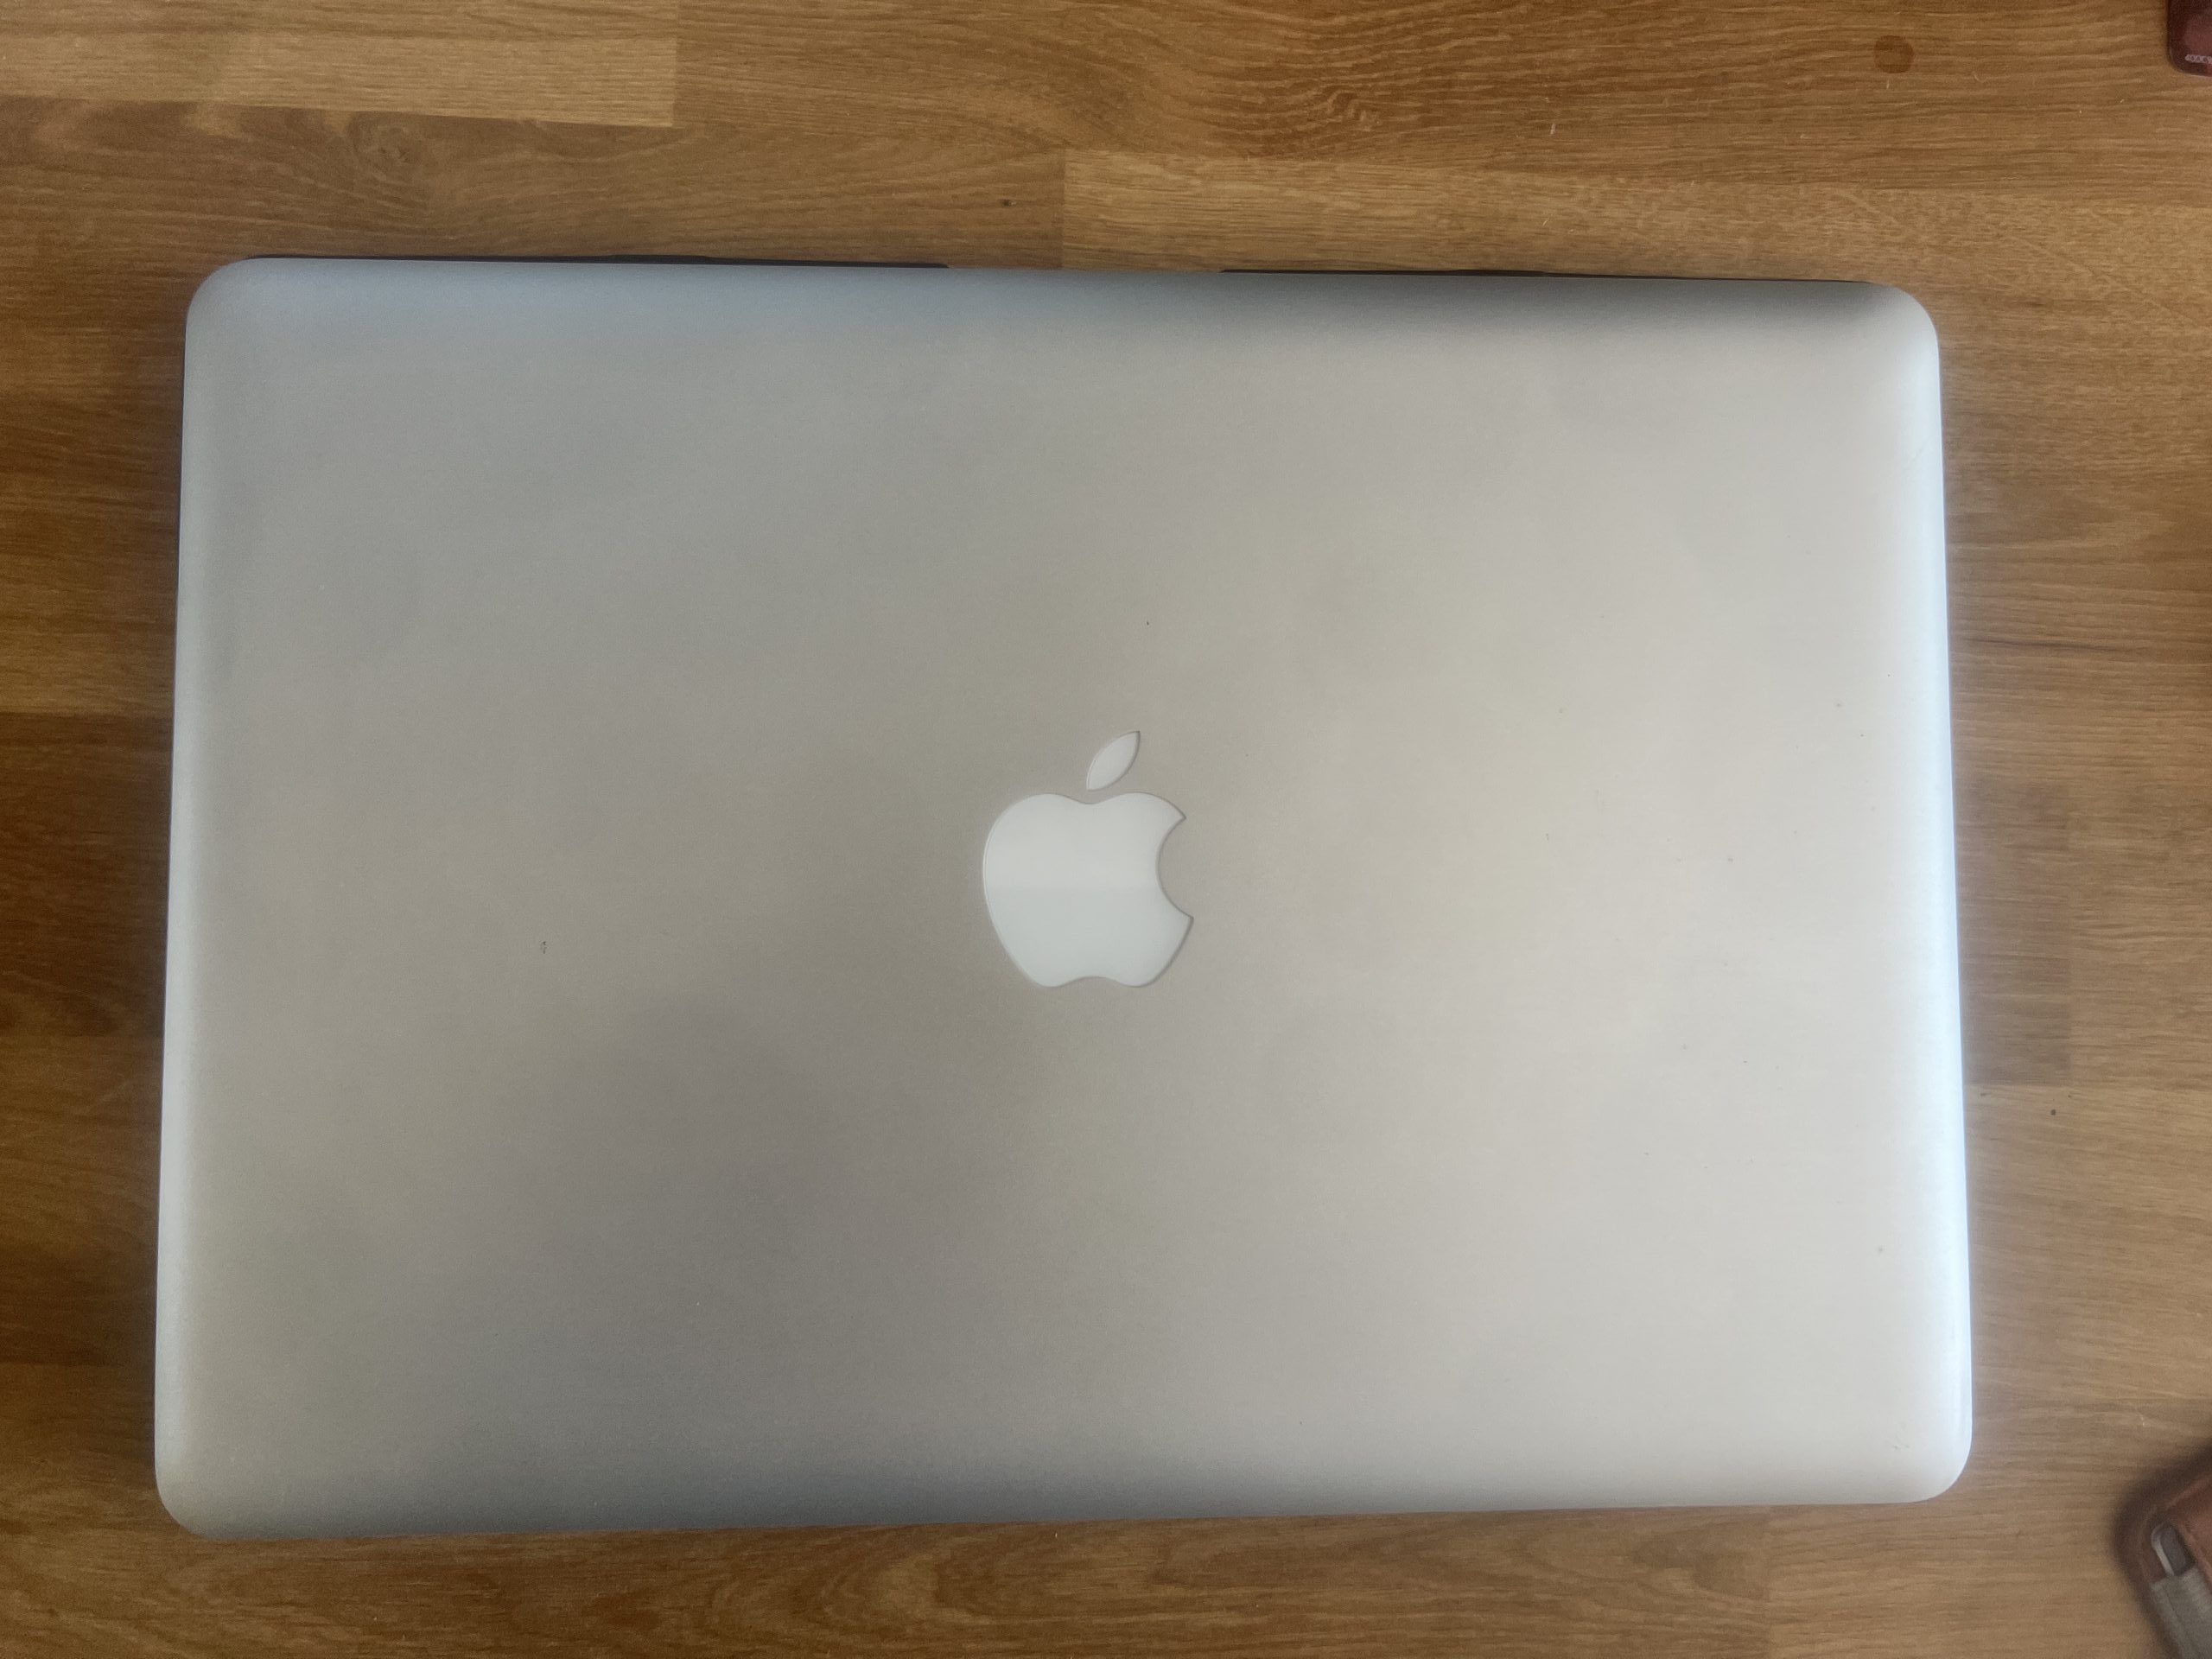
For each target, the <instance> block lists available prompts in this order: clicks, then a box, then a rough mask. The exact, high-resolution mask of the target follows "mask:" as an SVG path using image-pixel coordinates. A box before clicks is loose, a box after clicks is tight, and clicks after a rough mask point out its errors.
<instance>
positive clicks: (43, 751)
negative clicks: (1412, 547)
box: [0, 0, 2212, 1659]
mask: <svg viewBox="0 0 2212 1659" xmlns="http://www.w3.org/2000/svg"><path fill="white" fill-rule="evenodd" d="M2159 11H2160V8H2159V7H2158V4H2157V3H2155V0H2140V3H2132V0H2009V3H2005V4H2001V5H2000V4H1992V3H1988V0H1923V3H1909V0H1870V3H1866V4H1861V5H1855V6H1846V5H1838V4H1835V3H1833V0H1649V3H1643V4H1639V5H1635V6H1618V5H1608V4H1604V3H1600V0H1555V3H1551V4H1547V5H1530V4H1528V3H1524V0H1268V3H1266V4H1250V3H1246V0H1085V3H1075V0H1044V3H1038V0H959V3H954V0H683V3H681V4H679V3H677V0H451V3H446V0H383V3H378V4H376V5H372V6H361V5H355V4H352V3H338V0H15V3H13V4H11V5H9V6H7V7H4V8H0V232H4V233H0V1651H4V1652H7V1653H9V1654H11V1655H12V1654H16V1653H22V1654H26V1655H49V1654H50V1655H102V1656H105V1655H145V1656H157V1655H158V1656H181V1655H210V1656H212V1655H222V1656H250V1655H263V1654H279V1653H302V1652H313V1653H323V1652H339V1653H347V1654H365V1655H375V1654H439V1655H476V1654H508V1653H519V1652H531V1653H578V1654H585V1653H589V1654H639V1655H644V1654H652V1655H669V1654H677V1653H693V1652H696V1653H708V1652H712V1653H716V1654H728V1653H781V1654H802V1653H803V1654H829V1653H884V1654H902V1655H926V1654H953V1653H959V1654H963V1655H964V1654H1082V1655H1090V1654H1098V1655H1103V1654H1123V1653H1131V1652H1142V1653H1160V1654H1190V1655H1217V1656H1230V1655H1249V1656H1277V1655H1281V1656H1288V1655H1294V1654H1296V1655H1305V1654H1324V1655H1327V1654H1353V1653H1375V1654H1394V1655H1395V1654H1421V1653H1437V1654H1443V1653H1452V1654H1462V1653H1467V1652H1471V1651H1479V1652H1482V1653H1484V1654H1491V1655H1522V1654H1525V1655H1552V1654H1599V1653H1616V1652H1624V1651H1628V1652H1635V1653H1638V1654H1649V1655H1671V1654H1681V1655H1685V1656H1688V1655H1697V1656H1724V1659H1725V1656H1734V1655H1766V1656H1777V1659H1797V1656H1803V1655H1813V1654H1831V1653H1833V1654H1864V1655H1873V1656H1883V1655H1894V1656H1904V1655H1921V1654H1931V1653H1940V1654H1944V1655H1948V1656H1974V1655H1988V1656H1999V1655H2003V1656H2008V1659H2011V1656H2022V1655H2038V1654H2050V1655H2069V1656H2070V1655H2084V1654H2097V1655H2148V1654H2150V1653H2152V1652H2153V1651H2154V1650H2155V1649H2154V1646H2153V1643H2152V1637H2151V1636H2150V1634H2149V1632H2148V1630H2147V1627H2146V1626H2145V1624H2143V1622H2142V1620H2141V1618H2140V1617H2139V1613H2138V1612H2137V1610H2136V1609H2135V1607H2134V1606H2133V1602H2132V1600H2131V1599H2130V1597H2129V1595H2128V1592H2127V1591H2126V1586H2125V1585H2124V1584H2123V1582H2122V1581H2121V1580H2120V1576H2119V1573H2118V1572H2117V1570H2116V1568H2115V1567H2114V1566H2113V1558H2112V1552H2111V1549H2110V1534H2111V1527H2112V1517H2113V1507H2114V1505H2115V1503H2117V1502H2118V1501H2119V1499H2120V1495H2121V1494H2122V1493H2124V1492H2125V1491H2126V1490H2127V1489H2128V1488H2129V1487H2130V1486H2131V1485H2132V1484H2133V1483H2134V1482H2136V1481H2137V1480H2139V1478H2142V1477H2143V1476H2144V1475H2145V1474H2146V1473H2147V1472H2149V1471H2152V1470H2153V1469H2155V1468H2157V1467H2158V1465H2161V1464H2162V1463H2164V1462H2165V1461H2167V1460H2169V1459H2173V1458H2176V1457H2177V1456H2180V1455H2183V1454H2184V1453H2185V1452H2189V1451H2190V1449H2192V1448H2193V1447H2195V1446H2198V1445H2200V1444H2202V1442H2204V1441H2205V1440H2208V1439H2212V1314H2208V1312H2207V1308H2208V1298H2207V1297H2206V1296H2205V1295H2204V1294H2202V1292H2201V1290H2200V1289H2199V1287H2201V1286H2202V1284H2203V1283H2204V1282H2205V1281H2206V1274H2207V1268H2208V1266H2212V1113H2209V1112H2208V1110H2207V1108H2206V1101H2207V1096H2208V1088H2209V1087H2212V927H2208V926H2207V925H2206V920H2205V918H2207V916H2208V915H2212V791H2208V789H2207V786H2206V785H2207V779H2208V778H2212V419H2208V417H2207V410H2208V403H2207V400H2208V397H2212V390H2208V389H2209V388H2212V85H2208V84H2207V83H2204V82H2202V81H2192V80H2189V79H2185V78H2183V77H2181V76H2178V75H2176V74H2174V73H2172V72H2171V71H2170V70H2169V69H2167V68H2166V67H2164V63H2163V60H2162V57H2161V47H2160V38H2159V27H2160V18H2159V15H2158V14H2159ZM269 251H289V252H334V253H335V252H354V253H400V252H431V253H462V252H471V251H477V252H486V253H531V252H537V253H609V252H639V253H704V254H721V255H750V256H779V257H831V258H881V259H925V260H926V259H940V260H945V261H948V262H950V263H955V264H1028V265H1036V264H1084V265H1166V266H1207V265H1263V266H1283V265H1290V266H1314V265H1344V266H1360V267H1376V266H1380V267H1411V268H1420V267H1436V266H1450V267H1485V266H1487V267H1515V268H1535V269H1556V270H1616V271H1647V272H1661V273H1669V274H1703V273H1715V274H1735V275H1781V276H1822V277H1872V278H1876V279H1879V280H1883V281H1888V282H1895V283H1902V284H1904V285H1905V286H1907V287H1909V288H1910V289H1913V290H1914V291H1915V292H1916V293H1917V294H1919V295H1920V296H1922V297H1923V300H1925V301H1926V302H1927V303H1928V304H1929V308H1930V309H1931V311H1932V312H1933V313H1934V315H1935V316H1936V321H1937V324H1938V327H1939V328H1940V330H1941V333H1942V338H1943V342H1944V348H1945V353H1946V397H1947V402H1948V419H1947V425H1948V451H1949V453H1948V467H1949V486H1950V492H1951V527H1952V535H1953V577H1952V597H1953V606H1954V645H1955V678H1956V696H1957V753H1958V771H1959V797H1960V833H1961V891H1962V900H1961V902H1962V907H1963V912H1964V914H1963V923H1964V936H1965V953H1966V963H1967V1015H1968V1025H1969V1057H1968V1067H1969V1073H1970V1077H1971V1081H1972V1083H1973V1084H1974V1087H1973V1089H1972V1090H1971V1099H1970V1103H1969V1113H1970V1120H1971V1134H1972V1140H1973V1166H1972V1167H1973V1180H1974V1227H1975V1281H1976V1294H1977V1313H1976V1332H1977V1336H1976V1339H1977V1343H1978V1344H1979V1355H1978V1357H1979V1402H1978V1404H1979V1409H1980V1436H1979V1441H1978V1446H1977V1451H1976V1453H1975V1457H1974V1463H1973V1465H1971V1467H1970V1469H1969V1471H1968V1473H1967V1478H1965V1480H1964V1481H1963V1482H1962V1483H1961V1485H1960V1487H1959V1488H1958V1490H1957V1491H1955V1492H1953V1493H1952V1494H1951V1495H1949V1496H1948V1497H1944V1498H1942V1499H1940V1500H1938V1501H1936V1502H1935V1503H1929V1504H1926V1505H1923V1506H1918V1507H1916V1508H1913V1509H1909V1510H1863V1511H1774V1512H1770V1511H1754V1512H1726V1513H1715V1514H1699V1513H1685V1514H1669V1515H1649V1514H1630V1515H1613V1516H1605V1515H1597V1516H1573V1515H1562V1516H1454V1517H1428V1518H1411V1519H1408V1518H1377V1519H1370V1520H1334V1521H1309V1522H1242V1523H1239V1522H1203V1523H1187V1524H1175V1525H1141V1526H1086V1527H1066V1528H947V1529H916V1530H904V1531H901V1530H881V1531H869V1530H855V1531H828V1532H798V1533H782V1534H768V1533H757V1534H745V1533H729V1534H690V1535H658V1536H645V1535H631V1536H610V1537H601V1538H533V1539H506V1540H468V1539H463V1540H438V1541H380V1542H355V1543H338V1544H284V1545H266V1546H258V1545H245V1546H241V1545H220V1546H219V1545H210V1544H203V1543H201V1542H199V1541H196V1540H194V1539H192V1538H190V1537H188V1536H187V1535H184V1534H182V1533H181V1532H180V1531H178V1530H177V1529H175V1528H174V1527H173V1526H172V1525H170V1524H169V1523H168V1521H167V1520H166V1519H165V1518H164V1517H163V1516H162V1513H161V1511H160V1509H159V1507H158V1504H157V1503H156V1500H155V1497H154V1495H153V1491H152V1487H151V1481H150V1472H149V1430H148V1411H149V1324H150V1301H151V1288H150V1287H151V1264H152V1250H153V1245H152V1217H153V1198H154V1149H155V1139H156V1125H157V1109H158V1100H157V1069H158V1065H159V1048H160V969H161V949H162V944H161V939H162V899H163V887H162V861H163V856H164V851H165V823H164V812H165V804H166V791H167V752H166V741H167V721H168V675H169V666H170V653H169V632H170V627H171V621H172V615H173V604H174V584H175V551H174V538H175V482H176V479H175V442H176V404H177V393H178V376H179V372H180V367H181V365H180V358H179V349H178V346H179V337H180V327H181V320H182V315H183V309H184V306H185V303H186V302H187V301H188V298H189V296H190V294H191V291H192V289H193V287H194V284H195V283H197V282H198V280H199V279H200V277H202V276H204V275H205V274H206V273H207V271H208V270H211V269H212V268H213V267H214V266H215V265H217V264H220V263H222V262H224V261H225V260H227V259H231V258H234V257H239V256H241V255H245V254H249V253H257V252H269Z"/></svg>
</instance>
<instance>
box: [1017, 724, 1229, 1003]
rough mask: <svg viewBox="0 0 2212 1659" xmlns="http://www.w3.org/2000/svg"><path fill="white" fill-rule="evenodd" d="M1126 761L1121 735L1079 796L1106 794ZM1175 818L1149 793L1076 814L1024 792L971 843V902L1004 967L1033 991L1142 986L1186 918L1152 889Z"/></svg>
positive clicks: (1049, 798) (1133, 748)
mask: <svg viewBox="0 0 2212 1659" xmlns="http://www.w3.org/2000/svg"><path fill="white" fill-rule="evenodd" d="M1136 758H1137V734H1135V732H1124V733H1122V735H1121V736H1119V737H1117V738H1116V739H1115V740H1114V741H1112V742H1111V743H1109V744H1108V745H1107V746H1106V747H1104V748H1103V749H1101V750H1099V751H1098V753H1096V755H1094V756H1092V757H1091V761H1090V770H1089V771H1088V772H1085V773H1084V779H1083V785H1084V788H1085V789H1087V790H1090V791H1097V790H1102V789H1107V788H1110V787H1111V786H1112V785H1114V784H1116V782H1118V781H1119V780H1120V779H1121V777H1122V773H1123V772H1127V771H1128V769H1129V766H1130V763H1131V762H1133V761H1134V760H1135V759H1136ZM1182 822H1183V815H1182V814H1181V813H1180V812H1179V811H1177V810H1175V808H1174V807H1173V806H1171V805H1169V804H1167V803H1166V801H1163V800H1161V799H1160V797H1159V796H1157V795H1114V796H1109V798H1106V799H1105V800H1103V801H1100V802H1098V803H1097V804H1095V805H1091V806H1085V805H1084V804H1083V803H1082V802H1080V801H1071V800H1070V799H1069V798H1067V797H1066V796H1065V795H1031V796H1028V797H1027V798H1024V799H1022V800H1019V801H1016V802H1015V803H1014V804H1013V805H1012V806H1009V807H1008V808H1007V810H1005V811H1003V812H1001V813H1000V814H999V816H998V821H997V822H996V823H994V824H992V825H991V829H990V833H989V834H988V835H987V836H984V837H983V905H984V907H985V908H986V909H988V911H989V912H990V913H991V925H992V926H993V927H994V928H995V929H996V930H997V931H998V936H999V943H1000V944H1002V945H1004V946H1005V947H1006V953H1007V956H1009V957H1013V958H1014V966H1015V967H1017V968H1019V969H1021V971H1022V972H1023V973H1025V974H1027V976H1029V977H1030V978H1031V979H1032V980H1034V981H1035V982H1037V983H1038V984H1039V985H1045V986H1055V985H1065V984H1066V983H1068V982H1070V981H1071V980H1077V979H1110V980H1112V981H1113V982H1115V983H1116V984H1117V985H1149V984H1151V983H1152V982H1153V981H1154V980H1155V979H1158V978H1159V977H1160V975H1161V974H1163V973H1165V972H1166V970H1167V964H1168V963H1171V962H1173V960H1174V959H1175V953H1176V952H1177V951H1178V950H1181V949H1182V947H1183V936H1184V935H1185V934H1186V933H1188V932H1189V931H1191V918H1189V917H1188V916H1185V914H1184V913H1183V912H1181V911H1179V910H1178V909H1176V908H1175V906H1174V905H1173V902H1172V901H1170V899H1168V897H1167V893H1166V890H1165V889H1164V888H1163V887H1161V886H1160V847H1161V844H1162V843H1164V842H1166V839H1167V832H1168V831H1169V830H1171V829H1173V828H1174V827H1175V826H1176V825H1177V824H1179V823H1182Z"/></svg>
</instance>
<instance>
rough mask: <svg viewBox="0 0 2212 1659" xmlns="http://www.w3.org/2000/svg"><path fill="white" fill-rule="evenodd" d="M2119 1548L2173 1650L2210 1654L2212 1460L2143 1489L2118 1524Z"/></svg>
mask: <svg viewBox="0 0 2212 1659" xmlns="http://www.w3.org/2000/svg"><path fill="white" fill-rule="evenodd" d="M2120 1555H2121V1557H2122V1559H2123V1560H2125V1561H2126V1567H2127V1572H2128V1576H2129V1577H2131V1578H2133V1580H2135V1581H2136V1584H2137V1585H2138V1586H2139V1587H2140V1588H2141V1590H2142V1592H2143V1594H2144V1598H2145V1600H2146V1601H2147V1602H2148V1603H2149V1604H2150V1607H2151V1611H2152V1613H2153V1614H2154V1615H2155V1616H2156V1617H2157V1618H2158V1623H2159V1624H2160V1625H2161V1626H2162V1627H2163V1628H2164V1630H2165V1633H2166V1640H2167V1642H2168V1643H2170V1644H2171V1646H2172V1648H2173V1649H2174V1651H2175V1652H2176V1653H2177V1654H2178V1655H2181V1656H2183V1659H2198V1656H2200V1655H2206V1654H2212V1580H2208V1577H2207V1572H2206V1568H2207V1567H2208V1566H2212V1457H2208V1458H2203V1459H2199V1460H2198V1461H2196V1463H2193V1464H2190V1465H2188V1466H2187V1467H2185V1468H2183V1470H2181V1471H2179V1472H2177V1474H2176V1475H2175V1476H2173V1477H2172V1478H2171V1479H2168V1480H2164V1481H2162V1482H2159V1483H2158V1484H2154V1485H2152V1487H2150V1488H2149V1489H2147V1490H2146V1491H2145V1493H2144V1494H2143V1496H2142V1497H2141V1498H2140V1499H2139V1501H2138V1502H2137V1503H2135V1504H2134V1506H2133V1508H2131V1509H2130V1510H2128V1512H2127V1516H2126V1519H2125V1520H2124V1521H2123V1522H2122V1523H2121V1526H2120Z"/></svg>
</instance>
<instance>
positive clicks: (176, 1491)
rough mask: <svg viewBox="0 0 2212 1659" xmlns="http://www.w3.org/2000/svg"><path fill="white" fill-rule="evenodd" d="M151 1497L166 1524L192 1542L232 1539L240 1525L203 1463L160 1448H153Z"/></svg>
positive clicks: (242, 1532)
mask: <svg viewBox="0 0 2212 1659" xmlns="http://www.w3.org/2000/svg"><path fill="white" fill-rule="evenodd" d="M154 1494H155V1496H156V1497H158V1498H160V1499H161V1502H162V1509H163V1510H166V1511H167V1512H168V1517H169V1519H170V1520H172V1521H174V1522H176V1523H177V1525H179V1526H180V1527H182V1528H183V1529H185V1530H186V1531H187V1532H188V1533H190V1534H192V1535H194V1537H196V1538H236V1537H239V1536H242V1535H245V1533H246V1532H247V1531H248V1530H249V1529H248V1528H246V1527H245V1526H243V1525H241V1524H240V1517H239V1516H238V1511H237V1505H236V1503H235V1502H233V1501H232V1495H230V1494H227V1493H226V1492H225V1491H223V1490H222V1483H221V1482H220V1481H219V1480H216V1479H213V1478H210V1471H209V1470H208V1469H207V1465H206V1460H205V1459H201V1458H198V1457H194V1456H193V1455H191V1454H189V1453H187V1452H180V1451H177V1450H175V1448H173V1447H169V1446H163V1445H162V1444H161V1442H160V1439H159V1437H158V1436H156V1444H155V1447H154Z"/></svg>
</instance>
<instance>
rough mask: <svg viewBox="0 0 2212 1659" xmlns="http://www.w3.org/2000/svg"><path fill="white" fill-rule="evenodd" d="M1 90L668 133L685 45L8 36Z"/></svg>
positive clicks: (668, 40)
mask: <svg viewBox="0 0 2212 1659" xmlns="http://www.w3.org/2000/svg"><path fill="white" fill-rule="evenodd" d="M0 96H5V97H29V98H86V99H124V100H130V101H145V102H158V103H187V104H200V103H212V104H249V105H278V106H284V107H296V108H307V109H331V110H389V111H403V112H407V113H413V114H421V115H458V116H475V117H479V118H483V119H486V120H506V121H570V122H582V123H588V124H601V125H607V126H633V127H664V126H667V125H669V124H671V122H672V121H673V120H674V118H675V107H676V41H675V40H674V39H673V38H672V37H668V36H664V37H662V38H659V39H642V40H632V39H622V38H614V39H606V40H582V41H577V40H559V39H552V40H547V39H536V40H473V39H454V38H453V37H451V36H448V35H426V36H409V35H371V34H307V33H295V32H289V31H277V30H262V31H255V32H251V33H210V34H119V33H105V34H97V35H92V34H86V35H35V34H15V33H5V34H0Z"/></svg>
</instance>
